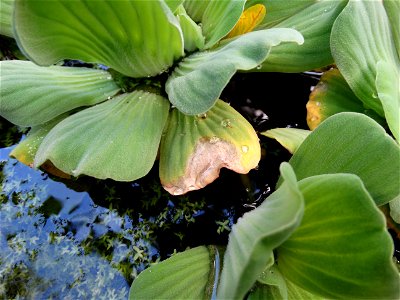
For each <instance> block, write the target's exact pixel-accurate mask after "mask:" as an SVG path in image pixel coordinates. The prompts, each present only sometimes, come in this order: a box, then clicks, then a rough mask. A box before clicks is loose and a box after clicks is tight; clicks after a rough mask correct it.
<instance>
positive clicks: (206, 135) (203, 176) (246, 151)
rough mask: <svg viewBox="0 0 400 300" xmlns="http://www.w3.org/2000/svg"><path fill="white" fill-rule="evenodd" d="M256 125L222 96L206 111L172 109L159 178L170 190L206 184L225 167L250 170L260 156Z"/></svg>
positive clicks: (186, 190) (237, 170)
mask: <svg viewBox="0 0 400 300" xmlns="http://www.w3.org/2000/svg"><path fill="white" fill-rule="evenodd" d="M260 156H261V149H260V143H259V141H258V137H257V134H256V132H255V131H254V129H253V127H252V126H251V125H250V124H249V122H247V121H246V119H245V118H243V117H242V116H241V115H240V114H239V113H238V112H237V111H235V109H233V108H232V107H231V106H230V105H228V104H227V103H225V102H223V101H221V100H219V101H218V102H217V103H216V104H215V106H214V107H213V108H212V109H211V110H210V111H208V112H207V114H205V115H200V116H187V115H184V114H182V113H181V112H179V111H178V110H177V109H175V110H173V111H172V112H171V113H170V117H169V121H168V126H167V128H166V130H165V135H164V136H163V139H162V142H161V148H160V180H161V183H162V185H163V186H164V188H165V189H166V190H168V191H169V192H170V193H171V194H175V195H180V194H184V193H186V192H188V191H191V190H196V189H200V188H203V187H204V186H206V185H207V184H209V183H211V182H212V181H214V179H216V178H217V177H218V176H219V171H220V169H221V168H223V167H225V168H228V169H231V170H234V171H235V172H238V173H242V174H243V173H248V172H249V171H250V170H251V169H253V168H255V167H256V166H257V164H258V162H259V160H260Z"/></svg>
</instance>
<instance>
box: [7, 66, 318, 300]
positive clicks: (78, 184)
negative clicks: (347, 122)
mask: <svg viewBox="0 0 400 300" xmlns="http://www.w3.org/2000/svg"><path fill="white" fill-rule="evenodd" d="M316 83H317V78H314V77H313V76H310V75H305V74H239V75H236V76H235V77H234V80H232V82H231V84H229V86H228V87H227V88H226V89H225V91H224V93H223V95H222V97H221V98H222V99H224V100H226V101H228V102H230V103H231V105H232V106H234V107H235V108H236V109H238V110H239V111H240V112H241V113H242V114H243V115H244V116H245V117H246V118H247V119H248V120H249V121H250V122H251V123H252V124H253V125H254V127H255V128H256V130H257V131H264V130H267V129H270V128H275V127H286V126H291V127H299V128H306V123H305V116H306V111H305V103H306V102H307V98H308V94H309V93H310V87H311V86H313V85H315V84H316ZM281 86H283V88H281ZM21 138H24V133H23V132H21V131H20V129H18V128H16V127H14V126H12V125H11V124H10V123H8V122H7V121H6V120H4V119H0V229H1V231H0V299H8V298H22V299H48V298H54V299H82V298H96V299H109V300H110V299H124V298H126V297H127V294H128V291H129V286H130V284H131V282H132V280H133V279H134V278H135V277H136V276H137V274H138V273H140V272H141V271H142V270H143V269H144V268H146V267H148V266H149V265H150V264H152V263H155V262H157V261H159V260H162V259H165V258H167V257H168V256H170V255H171V254H173V253H174V252H176V251H182V250H185V249H186V248H187V247H194V246H197V245H202V244H217V245H224V244H226V242H227V237H228V234H229V230H230V227H231V226H232V224H233V223H234V222H236V220H237V218H238V217H240V216H241V215H242V214H243V213H244V212H246V211H249V210H251V209H254V208H255V207H256V206H257V205H258V204H260V203H261V202H262V201H263V200H264V199H265V198H266V197H267V196H268V195H269V194H270V193H271V192H272V191H273V189H274V186H275V183H276V181H277V178H278V167H279V164H280V163H281V162H282V161H284V160H288V159H289V158H290V155H289V153H288V152H287V151H286V150H285V149H283V148H282V147H281V146H280V145H279V144H277V143H276V142H275V141H273V140H269V139H267V138H264V137H260V140H261V144H262V148H263V151H262V160H261V162H260V164H259V167H258V169H257V170H253V171H251V172H250V173H249V174H248V175H239V174H235V173H233V172H230V171H228V170H222V172H221V176H220V178H219V179H218V180H217V181H216V182H214V183H213V184H211V185H209V186H208V187H206V188H205V189H203V190H202V191H196V192H192V193H189V194H188V195H185V196H180V197H176V196H170V195H169V194H168V193H166V192H165V191H164V190H163V189H162V187H161V186H160V184H159V179H158V172H157V163H156V165H155V166H154V168H153V170H152V171H151V172H150V174H149V175H148V176H146V177H145V178H143V179H141V180H138V181H135V182H130V183H118V182H114V181H111V180H105V181H99V180H96V179H93V178H88V177H82V178H79V179H76V180H69V181H60V179H57V178H51V177H49V175H47V174H45V173H42V172H41V171H39V170H33V169H31V168H29V167H27V166H25V165H23V164H20V163H18V162H17V161H16V160H14V159H10V158H9V157H8V154H9V152H10V151H11V149H12V147H13V145H14V144H16V143H17V142H18V141H19V140H20V139H21Z"/></svg>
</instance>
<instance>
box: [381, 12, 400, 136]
mask: <svg viewBox="0 0 400 300" xmlns="http://www.w3.org/2000/svg"><path fill="white" fill-rule="evenodd" d="M399 13H400V11H399ZM399 66H400V65H399ZM396 78H397V80H396ZM376 90H377V93H378V97H379V99H380V100H381V103H382V107H383V111H384V113H385V117H386V121H387V123H388V125H389V128H390V130H391V131H392V134H393V136H394V137H395V138H396V139H397V141H398V142H400V71H399V70H398V69H396V67H395V66H393V65H391V64H389V63H388V62H385V61H379V62H378V63H377V65H376Z"/></svg>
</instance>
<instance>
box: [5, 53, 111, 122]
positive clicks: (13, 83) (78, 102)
mask: <svg viewBox="0 0 400 300" xmlns="http://www.w3.org/2000/svg"><path fill="white" fill-rule="evenodd" d="M0 68H1V75H0V82H1V89H0V115H1V116H2V117H4V118H6V119H7V120H9V121H10V122H12V123H14V124H17V125H20V126H36V125H38V124H43V123H45V122H47V121H49V120H51V119H53V118H55V117H57V116H58V115H60V114H62V113H64V112H67V111H70V110H72V109H74V108H77V107H81V106H90V105H94V104H96V103H99V102H102V101H104V100H106V99H107V98H111V96H113V95H115V94H116V93H117V92H118V91H119V88H118V87H117V85H116V84H115V83H114V81H113V80H112V78H111V75H110V73H108V72H106V71H102V70H95V69H88V68H70V67H59V66H53V67H39V66H37V65H35V64H33V63H31V62H28V61H18V60H12V61H2V62H0Z"/></svg>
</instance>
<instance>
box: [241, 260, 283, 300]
mask: <svg viewBox="0 0 400 300" xmlns="http://www.w3.org/2000/svg"><path fill="white" fill-rule="evenodd" d="M257 281H258V282H260V283H262V285H258V287H257V288H256V290H255V291H253V292H251V293H250V295H249V299H288V292H287V287H286V282H285V278H284V277H283V276H282V274H281V272H280V271H279V269H278V268H277V267H276V265H273V266H271V267H270V268H268V269H266V270H265V271H264V272H262V273H261V275H260V277H259V278H258V279H257ZM268 295H269V296H268Z"/></svg>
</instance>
